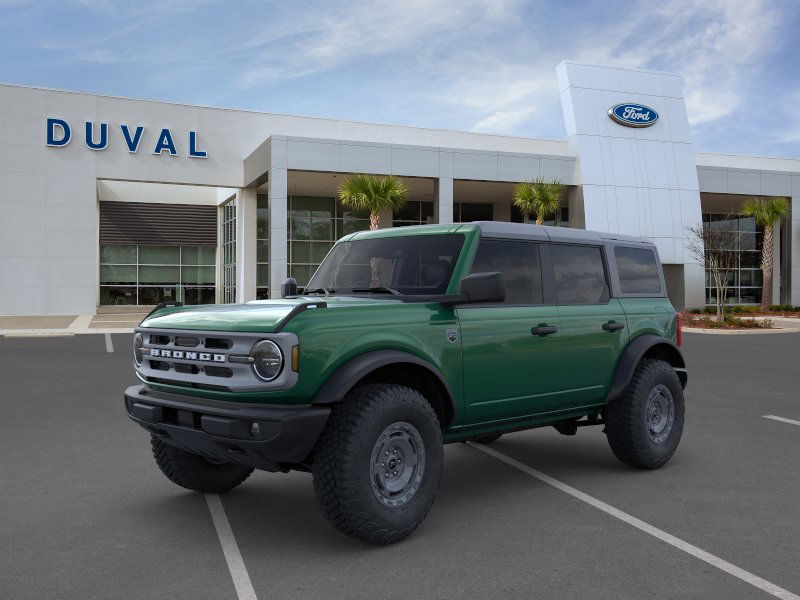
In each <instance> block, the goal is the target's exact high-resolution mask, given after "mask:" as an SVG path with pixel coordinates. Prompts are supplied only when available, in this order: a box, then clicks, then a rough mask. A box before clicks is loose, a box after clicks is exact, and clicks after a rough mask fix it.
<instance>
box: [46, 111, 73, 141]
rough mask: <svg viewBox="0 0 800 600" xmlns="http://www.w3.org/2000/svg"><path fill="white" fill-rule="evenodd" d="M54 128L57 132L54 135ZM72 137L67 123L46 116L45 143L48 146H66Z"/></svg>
mask: <svg viewBox="0 0 800 600" xmlns="http://www.w3.org/2000/svg"><path fill="white" fill-rule="evenodd" d="M56 128H58V130H59V133H58V137H56ZM71 137H72V131H71V130H70V128H69V123H67V122H66V121H64V120H62V119H54V118H51V117H48V118H47V145H48V146H56V147H59V146H66V145H67V144H69V140H70V138H71Z"/></svg>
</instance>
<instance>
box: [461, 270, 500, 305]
mask: <svg viewBox="0 0 800 600" xmlns="http://www.w3.org/2000/svg"><path fill="white" fill-rule="evenodd" d="M458 291H459V294H460V295H461V296H462V300H461V302H462V303H464V304H480V303H483V302H503V301H504V300H505V299H506V282H505V279H504V278H503V274H502V273H500V272H499V271H493V272H491V273H473V274H472V275H467V276H466V277H464V279H462V280H461V285H460V286H459V288H458Z"/></svg>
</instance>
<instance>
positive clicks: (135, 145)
mask: <svg viewBox="0 0 800 600" xmlns="http://www.w3.org/2000/svg"><path fill="white" fill-rule="evenodd" d="M144 130H145V127H144V125H137V126H136V127H130V126H128V125H120V126H119V131H120V136H121V137H122V141H123V143H124V144H125V147H126V148H127V149H128V152H130V153H131V154H136V153H137V152H138V151H139V147H140V146H141V145H142V142H143V139H144V135H145V134H144ZM83 133H84V136H83V138H84V140H83V141H84V143H85V144H86V147H87V148H89V150H105V149H106V148H108V123H94V122H93V121H86V122H85V123H84V128H83ZM71 140H72V128H71V127H70V124H69V123H67V121H65V120H64V119H56V118H54V117H48V119H47V145H48V146H52V147H53V148H63V147H64V146H66V145H67V144H69V143H70V141H71ZM164 152H166V153H167V154H169V155H170V156H178V149H177V147H176V146H175V140H174V138H173V136H172V131H170V130H169V128H167V127H165V128H163V129H162V130H161V131H160V133H159V134H158V136H157V137H156V141H155V145H154V146H153V154H158V155H160V154H163V153H164ZM188 156H189V157H190V158H207V157H208V152H206V151H205V150H200V149H199V148H198V147H197V132H196V131H190V132H189V152H188Z"/></svg>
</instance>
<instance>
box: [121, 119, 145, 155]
mask: <svg viewBox="0 0 800 600" xmlns="http://www.w3.org/2000/svg"><path fill="white" fill-rule="evenodd" d="M119 128H120V129H121V130H122V137H123V138H125V145H126V146H127V147H128V152H131V153H134V152H136V151H137V150H138V149H139V142H141V141H142V134H143V133H144V125H139V126H138V127H137V128H136V133H134V134H133V137H131V131H130V129H129V128H128V126H127V125H120V126H119Z"/></svg>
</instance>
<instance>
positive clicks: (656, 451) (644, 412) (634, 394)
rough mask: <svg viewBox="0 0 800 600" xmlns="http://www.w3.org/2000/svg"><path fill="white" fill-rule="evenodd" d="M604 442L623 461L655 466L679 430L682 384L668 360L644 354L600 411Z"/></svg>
mask: <svg viewBox="0 0 800 600" xmlns="http://www.w3.org/2000/svg"><path fill="white" fill-rule="evenodd" d="M603 418H604V420H605V432H606V436H607V437H608V444H609V445H610V446H611V450H612V451H613V452H614V455H615V456H616V457H617V458H618V459H619V460H621V461H622V462H624V463H625V464H628V465H632V466H634V467H641V468H643V469H657V468H658V467H660V466H662V465H664V464H665V463H666V462H667V461H668V460H669V459H670V458H671V457H672V455H673V454H674V452H675V450H676V449H677V447H678V442H680V440H681V435H682V433H683V419H684V403H683V388H682V387H681V382H680V380H679V379H678V376H677V375H676V374H675V371H674V370H673V368H672V367H671V366H670V365H669V363H667V362H665V361H663V360H658V359H651V358H644V359H642V361H641V362H640V363H639V365H638V366H637V367H636V372H635V373H634V375H633V378H632V379H631V382H630V384H629V385H628V387H627V389H626V390H625V393H624V394H623V395H622V396H620V397H619V398H617V399H616V400H614V401H612V402H611V403H610V404H609V405H608V406H606V408H605V409H604V411H603Z"/></svg>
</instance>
